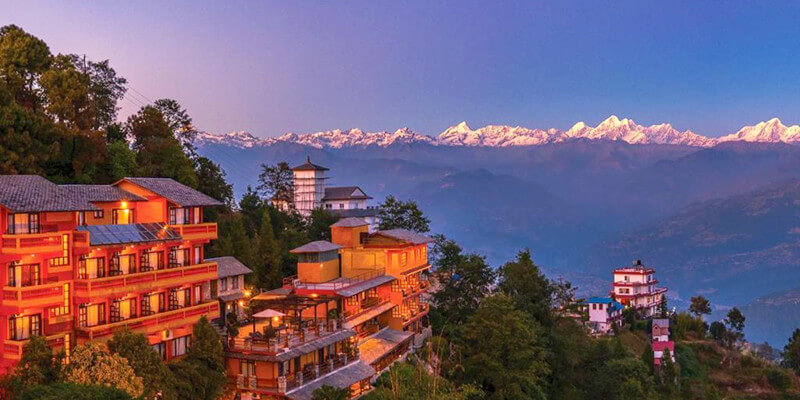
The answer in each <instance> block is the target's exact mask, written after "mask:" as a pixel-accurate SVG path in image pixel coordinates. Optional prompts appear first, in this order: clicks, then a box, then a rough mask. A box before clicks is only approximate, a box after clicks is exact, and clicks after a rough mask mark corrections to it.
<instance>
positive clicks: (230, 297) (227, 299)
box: [219, 292, 244, 303]
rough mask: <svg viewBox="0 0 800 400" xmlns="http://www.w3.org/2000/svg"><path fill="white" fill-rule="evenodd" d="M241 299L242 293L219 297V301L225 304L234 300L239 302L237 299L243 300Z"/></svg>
mask: <svg viewBox="0 0 800 400" xmlns="http://www.w3.org/2000/svg"><path fill="white" fill-rule="evenodd" d="M243 298H244V293H242V292H236V293H231V294H224V295H222V296H219V299H220V300H222V301H224V302H226V303H228V302H231V301H236V300H239V299H243Z"/></svg>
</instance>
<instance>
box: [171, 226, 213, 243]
mask: <svg viewBox="0 0 800 400" xmlns="http://www.w3.org/2000/svg"><path fill="white" fill-rule="evenodd" d="M169 227H170V228H172V229H173V230H175V231H176V232H178V234H179V235H181V237H182V238H183V239H185V240H213V239H216V238H217V224H216V223H214V222H206V223H202V224H190V225H170V226H169Z"/></svg>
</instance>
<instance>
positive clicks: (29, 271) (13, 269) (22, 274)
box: [8, 263, 42, 287]
mask: <svg viewBox="0 0 800 400" xmlns="http://www.w3.org/2000/svg"><path fill="white" fill-rule="evenodd" d="M41 283H42V279H41V276H40V275H39V264H27V265H21V264H17V263H11V264H9V266H8V286H13V287H28V286H36V285H40V284H41Z"/></svg>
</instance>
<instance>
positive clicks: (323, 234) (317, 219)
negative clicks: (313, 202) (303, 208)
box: [307, 208, 339, 241]
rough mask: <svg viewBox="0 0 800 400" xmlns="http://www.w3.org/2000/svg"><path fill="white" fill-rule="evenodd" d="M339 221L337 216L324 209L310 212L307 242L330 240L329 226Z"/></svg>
mask: <svg viewBox="0 0 800 400" xmlns="http://www.w3.org/2000/svg"><path fill="white" fill-rule="evenodd" d="M338 220H339V216H338V215H336V214H334V213H332V212H330V211H328V210H324V209H321V208H320V209H316V210H312V211H311V218H309V222H308V229H307V231H308V240H309V241H314V240H331V225H333V224H335V223H336V221H338Z"/></svg>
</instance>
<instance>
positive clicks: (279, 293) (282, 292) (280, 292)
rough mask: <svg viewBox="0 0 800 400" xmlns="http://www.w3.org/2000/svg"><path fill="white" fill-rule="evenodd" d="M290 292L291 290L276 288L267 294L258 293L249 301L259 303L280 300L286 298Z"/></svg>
mask: <svg viewBox="0 0 800 400" xmlns="http://www.w3.org/2000/svg"><path fill="white" fill-rule="evenodd" d="M291 292H292V289H288V288H277V289H272V290H270V291H268V292H264V293H259V294H257V295H255V296H254V297H253V298H252V299H250V300H251V301H253V300H256V301H258V300H261V301H266V300H277V299H282V298H284V297H286V296H288V295H289V293H291Z"/></svg>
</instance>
